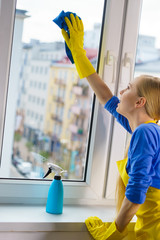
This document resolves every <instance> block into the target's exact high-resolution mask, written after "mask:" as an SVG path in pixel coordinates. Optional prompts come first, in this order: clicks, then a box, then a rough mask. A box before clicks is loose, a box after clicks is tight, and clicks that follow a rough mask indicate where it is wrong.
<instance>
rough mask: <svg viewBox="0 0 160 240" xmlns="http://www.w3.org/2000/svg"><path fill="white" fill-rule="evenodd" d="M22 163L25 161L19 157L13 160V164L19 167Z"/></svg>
mask: <svg viewBox="0 0 160 240" xmlns="http://www.w3.org/2000/svg"><path fill="white" fill-rule="evenodd" d="M22 162H24V160H23V159H22V158H20V157H18V156H14V157H13V158H12V164H13V165H14V166H15V167H17V165H18V164H21V163H22Z"/></svg>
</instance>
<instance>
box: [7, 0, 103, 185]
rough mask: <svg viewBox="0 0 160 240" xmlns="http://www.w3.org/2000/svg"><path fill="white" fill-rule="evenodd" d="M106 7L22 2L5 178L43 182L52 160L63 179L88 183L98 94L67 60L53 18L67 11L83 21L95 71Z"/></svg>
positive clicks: (96, 1) (86, 1)
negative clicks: (89, 149)
mask: <svg viewBox="0 0 160 240" xmlns="http://www.w3.org/2000/svg"><path fill="white" fill-rule="evenodd" d="M103 4H104V1H103V0H92V1H91V0H81V1H75V0H68V1H65V0H59V1H58V2H57V1H53V0H45V1H43V0H17V6H16V14H15V27H14V38H13V48H12V57H11V74H10V79H9V81H10V82H12V81H14V84H15V86H16V92H14V93H13V92H12V90H11V89H9V91H8V99H10V101H12V103H13V105H12V106H8V108H7V116H10V121H9V122H8V123H7V124H8V125H7V124H6V126H5V137H6V138H7V139H13V141H12V144H10V145H9V146H8V148H7V149H8V150H7V151H8V153H7V155H6V156H8V157H5V162H6V166H9V169H8V172H7V174H6V176H5V177H6V178H26V179H39V178H42V177H43V175H44V174H45V173H46V171H47V169H48V166H47V163H49V162H51V163H55V164H57V165H59V166H61V167H62V168H64V169H65V170H67V173H66V174H65V175H64V174H63V175H62V178H63V179H72V180H83V179H84V171H85V165H86V161H84V159H85V160H86V152H87V145H88V135H89V132H88V131H89V125H90V119H91V108H92V105H91V102H92V97H93V92H92V91H91V89H90V88H89V86H88V83H87V80H86V79H83V80H80V79H79V77H78V74H77V72H76V69H75V66H74V64H73V65H72V64H71V62H70V61H69V60H68V59H67V57H66V53H65V48H64V40H63V38H62V36H61V30H60V29H59V28H58V26H57V25H55V23H53V22H52V20H53V18H55V17H57V16H58V14H59V13H60V12H61V11H62V10H64V11H71V12H75V13H77V15H79V16H80V17H81V18H82V19H83V23H84V27H85V35H84V47H85V49H86V53H87V56H88V58H89V59H90V61H92V60H93V62H94V67H96V65H95V63H96V61H95V59H97V55H98V48H99V41H100V32H101V23H102V13H103ZM88 9H92V10H91V11H89V10H88ZM14 56H17V58H16V61H17V62H16V61H13V59H15V57H14ZM18 56H19V57H18ZM17 66H18V67H17ZM12 76H14V78H13V77H12ZM42 90H43V91H42ZM7 101H8V100H7ZM11 126H12V131H7V130H8V129H10V128H11ZM34 153H38V154H39V155H40V156H42V157H41V158H40V157H37V155H35V154H34ZM4 155H5V154H4ZM2 161H4V159H2ZM51 177H52V178H53V176H51Z"/></svg>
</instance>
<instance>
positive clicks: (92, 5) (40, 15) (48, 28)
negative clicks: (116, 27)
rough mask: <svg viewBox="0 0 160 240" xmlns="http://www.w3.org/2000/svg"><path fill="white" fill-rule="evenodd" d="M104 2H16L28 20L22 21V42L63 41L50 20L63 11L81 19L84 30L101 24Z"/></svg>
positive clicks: (83, 0)
mask: <svg viewBox="0 0 160 240" xmlns="http://www.w3.org/2000/svg"><path fill="white" fill-rule="evenodd" d="M103 5H104V0H17V6H16V8H18V9H23V10H27V11H28V13H27V15H30V16H31V17H30V18H26V19H25V20H24V32H23V41H25V42H29V40H30V39H31V38H33V39H39V40H40V41H42V42H51V41H56V40H63V38H62V35H61V31H60V29H59V28H58V26H57V25H56V24H55V23H53V22H52V20H53V19H54V18H55V17H57V16H58V15H59V13H60V12H61V11H62V10H64V11H65V12H67V11H70V12H75V13H76V14H77V15H78V16H80V17H81V18H82V19H83V23H84V26H85V30H89V29H90V30H91V29H93V25H94V23H97V22H98V23H100V22H102V13H103Z"/></svg>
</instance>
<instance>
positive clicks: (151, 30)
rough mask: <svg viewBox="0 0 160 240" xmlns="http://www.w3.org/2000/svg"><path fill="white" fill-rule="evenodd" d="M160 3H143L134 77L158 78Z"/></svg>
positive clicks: (159, 62)
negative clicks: (150, 76) (147, 76)
mask: <svg viewBox="0 0 160 240" xmlns="http://www.w3.org/2000/svg"><path fill="white" fill-rule="evenodd" d="M159 9H160V1H158V0H155V1H154V3H153V1H151V0H145V1H143V5H142V12H141V20H140V28H139V36H138V44H137V54H136V64H135V76H139V75H141V74H149V75H154V76H158V77H160V68H159V66H160V51H159V49H160V33H159V29H158V26H159V25H158V23H159V22H160V14H159Z"/></svg>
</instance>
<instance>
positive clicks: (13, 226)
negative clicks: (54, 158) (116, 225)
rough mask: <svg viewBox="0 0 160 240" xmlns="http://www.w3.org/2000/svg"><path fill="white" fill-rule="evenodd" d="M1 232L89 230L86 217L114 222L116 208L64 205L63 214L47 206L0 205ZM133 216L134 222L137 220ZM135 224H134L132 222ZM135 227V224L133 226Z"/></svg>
mask: <svg viewBox="0 0 160 240" xmlns="http://www.w3.org/2000/svg"><path fill="white" fill-rule="evenodd" d="M0 215H1V217H0V232H8V231H20V232H22V231H29V232H30V231H32V232H33V231H49V232H50V231H83V232H84V231H87V228H86V226H85V224H84V221H85V219H86V218H88V217H90V216H97V217H99V218H101V219H102V221H104V222H112V221H114V218H115V208H114V207H112V206H69V205H67V206H64V209H63V214H61V215H53V214H48V213H46V211H45V206H24V205H21V206H17V205H11V204H10V205H4V204H1V205H0ZM135 220H136V218H133V220H132V222H135ZM132 225H133V224H132ZM132 228H133V226H132Z"/></svg>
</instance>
